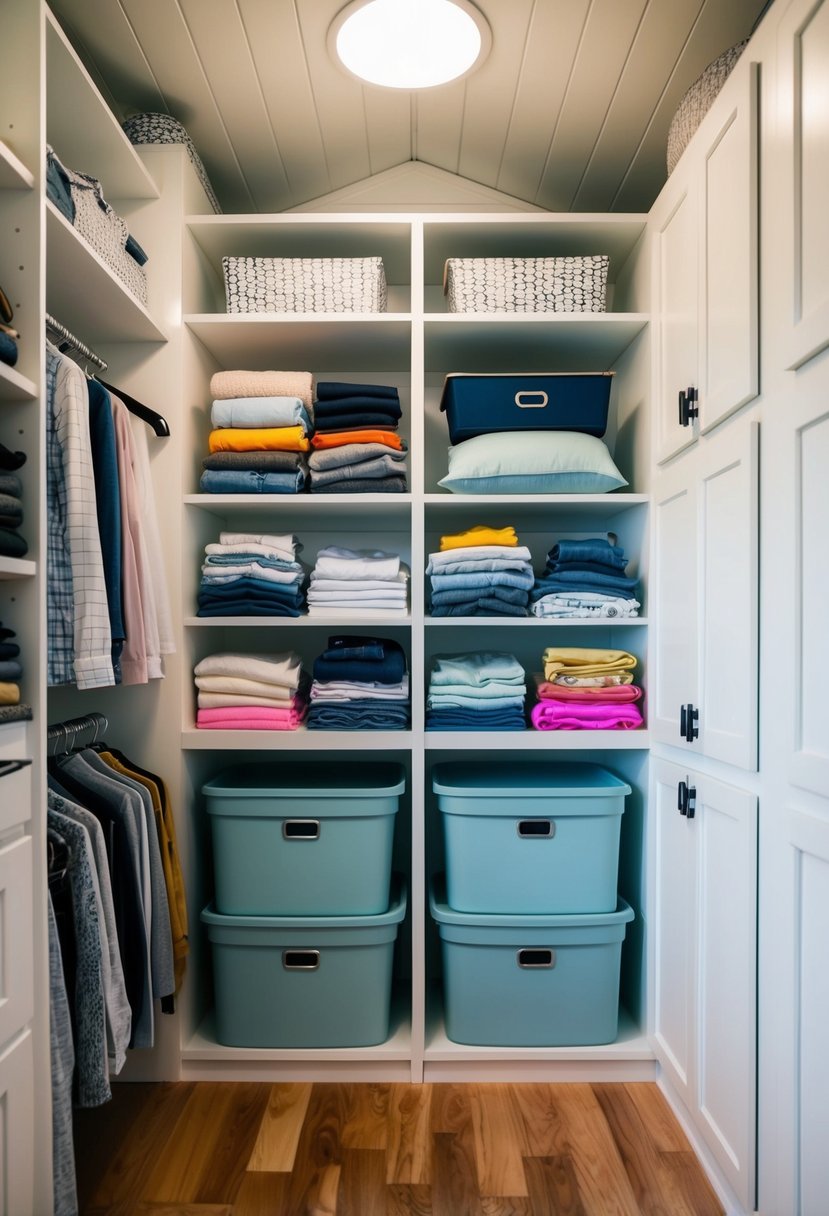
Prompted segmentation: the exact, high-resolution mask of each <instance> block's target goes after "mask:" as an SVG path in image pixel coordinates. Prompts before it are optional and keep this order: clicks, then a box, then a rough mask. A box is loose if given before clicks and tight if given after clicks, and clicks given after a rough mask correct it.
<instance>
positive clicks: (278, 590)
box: [198, 532, 305, 616]
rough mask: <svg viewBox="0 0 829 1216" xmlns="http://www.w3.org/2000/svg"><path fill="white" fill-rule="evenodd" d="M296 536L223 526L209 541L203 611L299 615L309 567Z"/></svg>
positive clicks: (210, 613)
mask: <svg viewBox="0 0 829 1216" xmlns="http://www.w3.org/2000/svg"><path fill="white" fill-rule="evenodd" d="M301 548H302V545H301V544H299V542H298V541H297V539H296V537H295V536H270V535H258V534H255V533H250V532H220V533H219V540H218V543H214V544H209V545H206V546H205V551H204V565H203V566H202V579H201V586H200V588H199V610H198V615H199V616H300V615H301V614H302V608H303V606H304V603H305V597H304V595H303V591H302V583H303V580H304V578H305V570H304V568H303V567H302V566H301V565H300V563H299V562H298V561H297V560H296V554H297V552H298V550H300V549H301Z"/></svg>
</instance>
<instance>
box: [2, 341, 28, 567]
mask: <svg viewBox="0 0 829 1216" xmlns="http://www.w3.org/2000/svg"><path fill="white" fill-rule="evenodd" d="M0 336H2V335H0ZM25 463H26V454H25V452H11V451H9V449H8V448H6V447H4V446H3V445H2V444H0V556H2V557H25V556H26V554H27V553H28V551H29V546H28V544H27V543H26V540H25V538H24V537H22V536H21V535H20V533H19V532H18V528H19V527H20V525H21V524H22V523H23V481H22V479H21V478H20V477H19V476H18V474H17V469H20V468H22V467H23V465H24V464H25Z"/></svg>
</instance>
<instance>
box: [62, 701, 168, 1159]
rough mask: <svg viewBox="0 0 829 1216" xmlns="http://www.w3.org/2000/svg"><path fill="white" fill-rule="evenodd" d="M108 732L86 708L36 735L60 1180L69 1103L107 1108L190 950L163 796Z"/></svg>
mask: <svg viewBox="0 0 829 1216" xmlns="http://www.w3.org/2000/svg"><path fill="white" fill-rule="evenodd" d="M108 726H109V724H108V721H107V718H106V717H105V716H104V715H103V714H101V713H98V712H93V713H89V714H86V715H84V716H82V717H78V718H72V719H69V720H68V721H66V722H59V723H55V724H53V725H50V726H49V727H48V729H47V736H46V737H47V752H48V754H49V757H50V758H49V760H48V789H47V830H48V845H49V908H50V911H49V927H50V979H51V983H52V999H53V1005H54V1006H55V1008H56V1009H58V1010H59V1009H60V1008H63V1007H64V1006H65V1007H66V1009H67V1010H68V1017H67V1018H64V1019H63V1020H61V1019H60V1018H57V1019H56V1020H53V1024H52V1058H53V1101H54V1107H55V1110H56V1112H57V1122H56V1136H55V1152H56V1159H55V1177H56V1178H58V1177H59V1176H60V1177H62V1178H64V1179H65V1175H66V1170H65V1161H64V1160H63V1158H62V1157H61V1158H60V1159H59V1158H58V1156H57V1154H59V1153H61V1154H65V1153H66V1151H67V1150H66V1136H67V1128H68V1135H69V1137H70V1141H69V1146H70V1156H69V1160H70V1161H71V1104H72V1103H74V1104H75V1105H78V1106H98V1105H101V1104H102V1103H104V1102H106V1101H107V1100H108V1099H109V1097H110V1096H111V1090H110V1077H111V1076H112V1075H117V1073H119V1072H120V1071H121V1069H122V1068H123V1066H124V1063H125V1060H126V1055H127V1050H128V1048H146V1047H152V1045H153V1042H154V1034H155V1012H154V1002H155V1001H156V1000H158V1001H159V1002H160V1007H161V1011H162V1012H164V1013H172V1012H173V1011H174V995H175V993H176V992H177V991H178V989H179V988H180V986H181V982H182V979H183V975H184V967H185V961H186V956H187V950H188V939H187V909H186V900H185V893H184V885H183V881H182V875H181V867H180V863H179V858H178V850H177V846H176V836H175V825H174V821H173V815H172V807H171V802H170V796H169V793H168V791H167V788H166V786H165V784H164V782H163V780H162V779H161V778H160V777H158V776H156V775H155V774H153V773H151V772H149V771H148V770H146V769H144V768H143V767H140V766H138V765H136V764H135V763H134V762H133V761H132V760H130V759H129V758H128V757H127V756H125V755H124V754H123V753H122V752H120V751H118V750H116V749H115V748H113V747H112V746H111V745H109V744H108V743H107V742H106V741H105V739H104V736H105V734H106V732H107V730H108ZM53 951H55V952H56V953H55V956H54V958H53V957H52V953H53ZM58 964H59V965H58ZM68 1061H71V1062H72V1063H71V1065H70V1064H68ZM56 1062H57V1063H58V1065H59V1066H58V1067H57V1068H55V1063H56ZM67 1104H68V1105H69V1108H70V1110H69V1114H70V1117H69V1118H68V1120H67V1119H66V1117H65V1114H66V1108H67ZM61 1129H62V1130H61Z"/></svg>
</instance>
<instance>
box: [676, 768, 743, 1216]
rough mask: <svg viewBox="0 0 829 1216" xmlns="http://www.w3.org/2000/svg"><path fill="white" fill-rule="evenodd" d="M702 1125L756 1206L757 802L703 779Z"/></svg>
mask: <svg viewBox="0 0 829 1216" xmlns="http://www.w3.org/2000/svg"><path fill="white" fill-rule="evenodd" d="M696 789H697V797H696V813H695V817H694V820H693V821H692V823H691V825H690V826H691V827H693V829H694V832H695V834H696V837H697V840H696V855H697V866H698V887H697V891H698V903H697V919H696V948H697V959H698V962H697V1017H698V1026H697V1044H698V1053H699V1054H698V1059H697V1094H696V1112H697V1115H698V1124H699V1128H700V1131H701V1132H702V1134H703V1136H704V1137H705V1140H706V1142H707V1144H708V1147H709V1148H710V1150H711V1152H712V1153H713V1154H714V1156H715V1157H716V1159H717V1161H718V1163H719V1165H720V1168H721V1169H722V1171H723V1173H724V1174H725V1176H726V1178H727V1179H728V1181H729V1183H730V1184H731V1186H732V1187H733V1189H734V1191H735V1193H736V1194H737V1195H738V1196H739V1198H740V1200H741V1201H742V1203H743V1205H744V1207H745V1208H746V1209H747V1210H751V1209H752V1208H753V1206H754V1143H755V1123H756V1116H755V1091H756V1065H755V1052H756V1026H757V963H756V948H757V932H756V921H757V799H756V797H755V795H754V794H751V793H749V792H748V791H746V790H741V789H737V788H736V787H735V786H732V785H726V784H724V783H723V782H721V781H714V780H712V779H711V778H710V777H707V776H705V777H703V776H699V777H698V778H697V779H696Z"/></svg>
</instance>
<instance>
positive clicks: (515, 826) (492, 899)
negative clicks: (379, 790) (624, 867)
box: [432, 760, 630, 914]
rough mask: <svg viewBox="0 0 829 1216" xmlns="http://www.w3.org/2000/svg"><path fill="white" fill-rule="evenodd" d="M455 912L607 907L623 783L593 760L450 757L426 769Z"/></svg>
mask: <svg viewBox="0 0 829 1216" xmlns="http://www.w3.org/2000/svg"><path fill="white" fill-rule="evenodd" d="M432 789H433V790H434V791H435V793H436V794H437V796H438V806H439V807H440V810H441V813H442V819H443V830H444V839H445V842H446V889H447V895H448V899H449V906H450V907H452V908H455V909H456V910H457V911H459V912H499V913H501V912H502V913H509V912H515V913H527V914H536V913H556V914H558V913H573V912H612V911H613V910H614V909H615V907H616V884H617V875H618V870H619V831H620V827H621V822H622V812H623V811H624V809H625V796H626V795H627V794H629V793H630V786H629V785H626V784H625V782H624V781H620V780H619V778H618V777H615V776H614V775H613V773H609V772H608V771H607V769H604V768H601V767H599V765H597V764H578V763H560V764H557V763H555V762H548V761H539V762H536V763H531V764H510V763H504V762H492V763H490V762H487V761H486V760H483V761H481V762H477V761H476V762H475V763H471V762H460V761H458V762H454V763H449V764H437V765H435V767H434V769H433V770H432Z"/></svg>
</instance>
